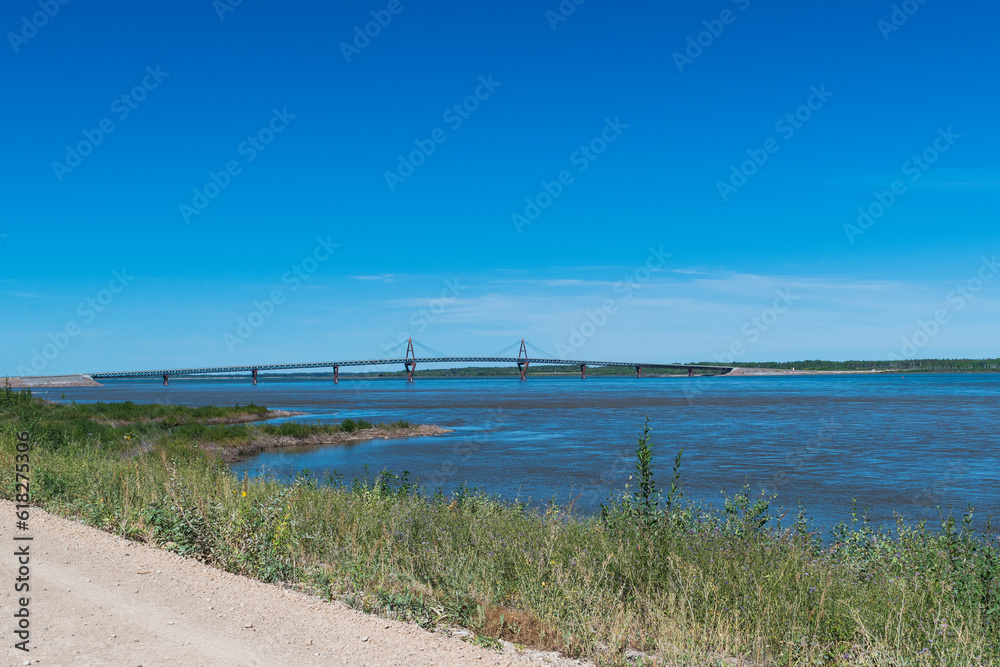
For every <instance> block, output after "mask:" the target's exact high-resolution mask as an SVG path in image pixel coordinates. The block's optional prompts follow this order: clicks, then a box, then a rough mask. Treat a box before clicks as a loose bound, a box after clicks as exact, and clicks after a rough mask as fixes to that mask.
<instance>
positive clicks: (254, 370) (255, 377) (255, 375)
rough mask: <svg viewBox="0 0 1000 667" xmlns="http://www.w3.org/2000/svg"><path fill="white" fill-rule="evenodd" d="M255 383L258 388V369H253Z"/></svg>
mask: <svg viewBox="0 0 1000 667" xmlns="http://www.w3.org/2000/svg"><path fill="white" fill-rule="evenodd" d="M253 383H254V386H257V369H256V368H254V369H253Z"/></svg>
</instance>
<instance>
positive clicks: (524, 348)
mask: <svg viewBox="0 0 1000 667" xmlns="http://www.w3.org/2000/svg"><path fill="white" fill-rule="evenodd" d="M414 345H417V346H418V347H421V348H425V349H427V350H428V351H430V352H431V353H433V354H435V356H425V357H418V356H416V354H415V352H414V349H413V346H414ZM516 345H517V343H514V344H513V345H510V346H508V347H507V348H504V350H501V351H500V353H498V354H494V355H491V356H488V357H446V356H444V355H441V354H440V353H437V352H436V351H435V350H431V349H430V348H427V347H426V346H424V345H421V344H420V343H417V342H416V341H414V340H413V339H410V340H408V341H407V347H406V357H404V358H403V359H390V358H384V359H357V360H353V361H314V362H305V363H296V364H259V365H256V366H212V367H204V368H171V369H158V370H144V371H112V372H104V373H88V374H87V375H88V376H90V377H91V378H93V379H95V380H111V379H121V378H153V377H155V378H160V377H162V378H163V384H164V385H167V384H168V383H169V380H170V378H171V377H185V376H195V375H215V374H220V373H226V374H232V373H249V374H250V376H251V378H252V380H253V384H257V373H258V372H260V371H288V370H306V369H311V368H331V369H333V381H334V382H339V381H340V369H341V368H349V367H354V366H385V365H395V364H402V365H403V367H404V369H405V370H406V378H407V381H409V382H413V371H414V370H415V369H416V367H417V364H455V363H470V364H517V367H518V369H519V370H520V373H521V379H522V380H526V379H527V377H528V367H529V366H530V365H531V364H535V365H536V366H538V365H546V366H579V368H580V377H581V378H586V377H587V368H588V367H590V368H601V367H623V368H635V373H636V377H642V369H643V368H647V369H653V370H657V369H670V370H686V371H687V372H688V375H689V376H690V375H694V372H695V371H699V372H710V373H727V372H729V371H731V370H732V369H733V367H732V366H709V365H703V364H658V363H649V362H633V361H586V360H577V359H553V358H551V357H549V356H547V355H545V354H544V352H543V351H541V350H539V349H538V348H536V347H535V346H534V345H531V343H527V342H525V341H524V339H522V340H521V342H520V348H519V350H518V355H517V356H516V357H510V356H502V355H503V353H504V352H506V351H507V350H511V349H512V348H513V347H514V346H516ZM529 347H530V348H532V350H533V351H534V352H535V353H536V354H541V355H542V356H535V357H532V356H529V354H528V348H529Z"/></svg>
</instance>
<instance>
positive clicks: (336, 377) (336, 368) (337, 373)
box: [333, 364, 340, 384]
mask: <svg viewBox="0 0 1000 667" xmlns="http://www.w3.org/2000/svg"><path fill="white" fill-rule="evenodd" d="M338 382H340V366H338V365H337V364H334V365H333V383H334V384H337V383H338Z"/></svg>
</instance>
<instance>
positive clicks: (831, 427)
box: [37, 374, 1000, 527]
mask: <svg viewBox="0 0 1000 667" xmlns="http://www.w3.org/2000/svg"><path fill="white" fill-rule="evenodd" d="M37 393H39V394H41V395H43V396H44V397H46V398H50V399H56V398H58V396H59V394H60V393H65V396H66V399H67V400H69V399H75V400H85V401H94V400H103V401H121V400H132V401H135V402H164V403H178V404H186V405H233V404H235V403H249V402H255V403H257V404H263V405H267V406H268V407H271V408H280V409H286V410H296V411H302V412H305V413H307V414H306V415H304V416H302V417H296V418H294V419H296V420H301V421H306V422H320V423H330V422H339V421H341V420H342V419H345V418H348V417H352V418H355V419H357V418H364V419H368V420H369V421H373V422H378V421H395V420H399V419H402V420H407V421H409V422H411V423H413V424H437V425H438V426H441V427H444V428H448V429H452V430H453V433H450V434H448V435H446V436H440V437H433V438H412V439H397V440H377V441H372V442H364V443H356V444H353V445H348V446H327V447H313V448H307V449H296V450H294V451H293V450H278V451H271V452H263V453H261V454H258V455H256V456H254V457H251V458H249V459H247V460H245V461H242V462H240V463H238V464H236V465H234V466H233V468H234V470H235V471H236V472H238V473H239V474H243V472H244V471H248V472H249V473H250V474H251V475H257V474H261V472H262V471H267V472H268V473H269V474H274V475H278V476H288V475H294V474H295V473H296V472H297V471H301V470H303V469H305V468H308V469H309V470H310V471H311V472H313V473H315V474H318V475H321V476H325V475H327V474H330V473H332V472H333V471H338V472H339V473H342V474H343V475H344V477H345V478H346V479H348V480H350V479H352V478H354V477H358V476H361V475H363V474H364V472H365V465H368V466H369V470H370V471H379V470H383V469H388V470H392V471H393V472H396V473H401V472H402V471H404V470H406V471H409V472H410V474H411V476H412V477H415V478H417V479H418V480H420V481H421V482H423V483H424V484H426V485H429V486H431V487H433V488H437V487H441V488H443V489H444V490H445V491H450V490H453V489H455V488H456V487H457V486H458V485H459V484H461V483H465V484H467V485H470V486H477V487H480V488H481V489H483V490H485V491H488V492H490V493H494V494H499V495H501V496H503V497H505V498H509V499H513V498H521V499H528V498H530V499H532V501H536V502H537V501H540V502H544V501H545V500H546V499H549V498H555V499H556V500H557V501H558V502H560V503H567V502H569V501H571V500H574V499H575V500H576V503H575V509H576V510H577V511H580V512H587V513H589V512H595V511H597V510H599V506H600V503H601V502H604V501H606V499H607V497H608V495H609V494H610V493H612V492H613V490H615V489H620V488H622V487H623V485H624V484H625V483H627V482H628V476H629V473H630V472H631V471H632V467H633V452H634V450H635V447H636V438H637V437H638V435H639V434H640V432H641V430H642V423H643V419H644V418H645V417H646V416H648V417H649V419H650V424H651V425H652V427H653V435H654V443H655V444H654V447H655V454H656V457H657V458H656V459H655V470H656V473H657V478H658V482H659V483H660V484H661V485H667V486H668V485H669V481H670V466H671V463H672V461H673V457H674V454H675V453H676V452H677V450H679V449H680V448H683V449H684V455H683V468H682V482H683V488H684V493H685V495H686V497H687V498H689V499H692V500H698V501H706V502H715V503H716V504H718V503H719V501H720V500H721V498H722V492H726V493H729V494H730V495H731V494H732V493H734V492H736V491H738V490H739V489H740V488H741V487H742V486H743V484H744V481H746V482H748V483H749V484H750V486H751V487H752V488H753V489H754V490H755V491H760V490H761V489H763V490H766V491H767V492H768V493H777V494H778V499H777V501H776V504H780V505H783V506H785V507H786V508H791V509H790V512H789V517H788V519H791V518H792V516H794V514H795V512H796V506H797V504H798V503H801V504H802V505H803V506H804V507H805V508H806V510H807V512H808V514H809V516H810V517H811V518H812V519H813V520H815V521H816V522H817V523H818V524H820V525H821V526H824V527H828V526H829V525H832V524H833V523H836V522H837V521H840V520H841V519H845V518H849V516H850V511H851V502H852V499H857V503H858V505H859V507H862V508H864V507H867V508H870V511H869V516H870V517H871V518H872V519H873V520H874V521H876V522H880V523H892V520H893V515H894V513H898V514H900V515H901V516H903V517H904V518H906V519H907V520H910V521H913V520H919V519H937V517H938V510H937V509H936V508H937V506H939V505H940V506H944V507H947V506H948V505H954V506H955V507H956V509H958V510H962V509H964V508H965V506H966V505H967V504H969V503H972V504H974V505H975V506H976V508H977V512H978V513H980V516H982V517H985V514H986V513H987V512H991V513H992V514H993V515H994V516H997V517H998V518H1000V500H998V495H997V492H998V490H1000V461H998V452H1000V447H998V444H1000V440H998V436H997V429H996V425H997V423H998V417H1000V408H998V396H1000V375H929V374H921V375H906V376H900V375H832V376H794V377H733V378H722V377H715V378H711V377H704V378H652V377H645V378H642V379H641V380H640V379H636V378H632V377H600V376H592V377H589V378H587V379H586V380H580V379H579V378H570V377H542V376H535V377H530V378H529V380H528V381H527V382H521V381H519V380H518V379H516V378H509V377H507V378H461V379H457V378H456V379H452V378H417V380H416V381H415V382H414V383H412V384H408V383H406V382H405V381H402V380H399V379H395V378H387V379H371V380H342V381H341V382H340V384H337V385H334V384H333V383H332V381H315V380H310V381H294V380H279V379H273V378H267V377H266V376H262V379H261V384H259V385H257V386H256V387H254V386H251V384H250V383H249V380H245V381H244V380H240V381H237V380H218V379H194V378H192V379H184V378H179V379H176V380H175V379H171V381H170V386H169V387H162V386H160V385H159V384H158V383H156V382H155V381H134V380H130V381H115V382H108V383H107V384H106V386H104V387H90V388H73V389H66V390H64V392H60V390H55V391H49V392H48V393H45V392H37Z"/></svg>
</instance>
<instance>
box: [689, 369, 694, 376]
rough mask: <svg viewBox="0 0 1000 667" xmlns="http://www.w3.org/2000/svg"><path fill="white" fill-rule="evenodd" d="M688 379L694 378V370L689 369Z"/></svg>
mask: <svg viewBox="0 0 1000 667" xmlns="http://www.w3.org/2000/svg"><path fill="white" fill-rule="evenodd" d="M688 377H689V378H693V377H694V369H693V368H689V369H688Z"/></svg>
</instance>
